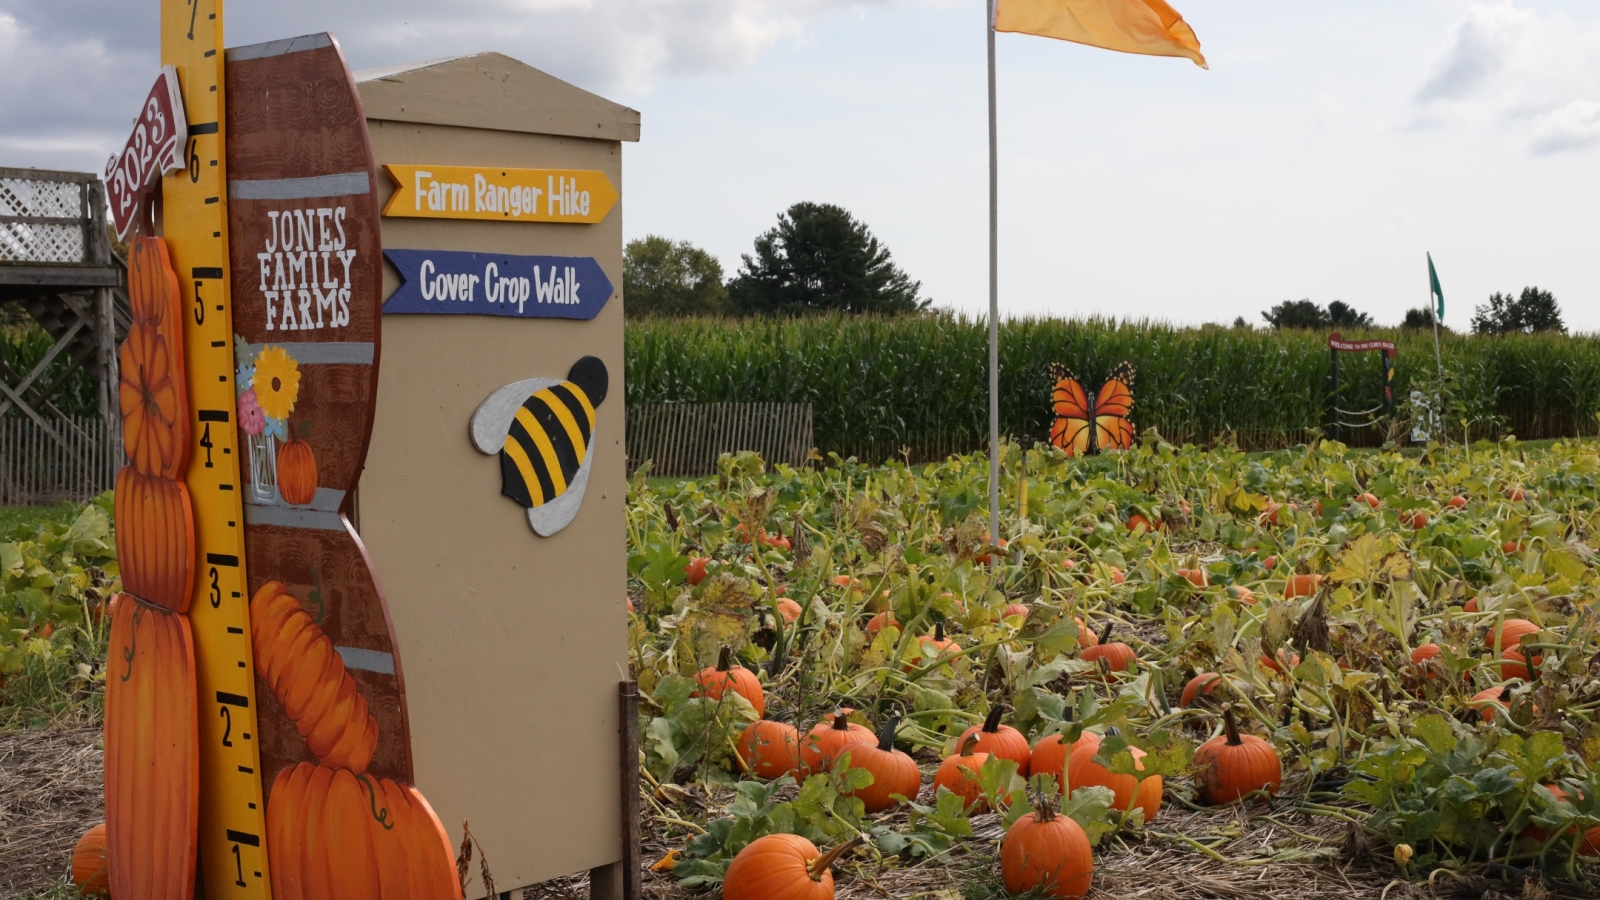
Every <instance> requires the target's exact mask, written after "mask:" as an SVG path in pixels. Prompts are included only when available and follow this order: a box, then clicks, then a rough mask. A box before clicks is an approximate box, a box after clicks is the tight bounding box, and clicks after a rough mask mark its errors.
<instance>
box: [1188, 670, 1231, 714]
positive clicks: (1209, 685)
mask: <svg viewBox="0 0 1600 900" xmlns="http://www.w3.org/2000/svg"><path fill="white" fill-rule="evenodd" d="M1221 685H1222V676H1221V675H1218V674H1217V673H1215V672H1201V673H1200V674H1199V675H1196V676H1195V677H1193V678H1191V679H1189V683H1188V684H1186V685H1184V686H1183V696H1182V697H1180V698H1179V700H1178V705H1179V706H1182V707H1188V706H1189V704H1191V703H1193V702H1194V698H1196V697H1199V696H1202V695H1204V696H1210V695H1211V694H1213V693H1215V692H1216V690H1217V688H1218V687H1221Z"/></svg>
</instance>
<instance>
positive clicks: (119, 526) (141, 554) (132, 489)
mask: <svg viewBox="0 0 1600 900" xmlns="http://www.w3.org/2000/svg"><path fill="white" fill-rule="evenodd" d="M113 497H114V506H113V509H112V518H113V519H115V521H116V533H117V561H118V564H119V566H120V567H121V569H122V587H123V589H124V590H125V591H127V592H128V593H130V594H132V595H134V596H135V597H138V598H139V599H140V600H143V601H145V602H146V603H152V604H155V605H156V606H160V607H163V608H165V609H170V610H172V611H173V612H179V613H183V612H188V611H189V596H190V594H191V593H192V592H193V590H194V509H193V507H192V506H190V504H189V489H188V488H186V487H184V485H183V483H182V482H178V481H173V480H172V479H170V478H163V477H160V476H155V477H151V476H147V475H141V474H139V472H138V471H137V470H135V469H134V467H133V466H123V468H122V471H120V472H118V473H117V489H116V493H115V494H114V495H113Z"/></svg>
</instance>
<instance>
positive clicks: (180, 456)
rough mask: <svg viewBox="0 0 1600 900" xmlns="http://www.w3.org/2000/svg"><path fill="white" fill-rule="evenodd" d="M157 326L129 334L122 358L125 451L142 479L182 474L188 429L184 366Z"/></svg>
mask: <svg viewBox="0 0 1600 900" xmlns="http://www.w3.org/2000/svg"><path fill="white" fill-rule="evenodd" d="M182 352H183V351H182V348H174V347H172V346H170V345H169V344H168V342H167V338H166V336H165V335H163V334H161V333H160V332H159V331H157V330H156V327H155V326H154V325H146V324H140V323H136V324H134V325H133V326H131V327H130V328H129V329H128V336H127V338H126V339H124V340H123V342H122V350H121V351H120V353H119V354H118V362H119V364H120V367H121V372H120V375H119V382H118V384H117V404H118V407H119V408H120V410H121V412H122V449H123V452H124V453H125V454H126V455H127V457H128V462H129V463H130V464H132V465H133V467H134V468H135V469H137V470H138V471H139V474H141V475H164V476H166V477H168V478H172V477H176V476H177V475H179V474H181V471H182V467H183V463H184V462H185V460H186V456H187V450H188V442H189V425H188V418H187V417H188V411H187V408H186V404H187V398H186V396H185V389H184V387H183V363H182V360H181V359H180V358H179V356H178V354H181V353H182Z"/></svg>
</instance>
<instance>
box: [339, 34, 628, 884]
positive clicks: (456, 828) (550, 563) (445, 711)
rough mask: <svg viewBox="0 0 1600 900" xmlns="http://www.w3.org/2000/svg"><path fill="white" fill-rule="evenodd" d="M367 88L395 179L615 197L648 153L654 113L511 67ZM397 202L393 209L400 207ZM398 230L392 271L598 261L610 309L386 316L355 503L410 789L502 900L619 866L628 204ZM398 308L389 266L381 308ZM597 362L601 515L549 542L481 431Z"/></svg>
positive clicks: (393, 74)
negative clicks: (591, 216) (531, 174)
mask: <svg viewBox="0 0 1600 900" xmlns="http://www.w3.org/2000/svg"><path fill="white" fill-rule="evenodd" d="M357 82H358V87H359V90H360V92H361V97H362V102H363V104H364V106H365V108H366V115H367V119H368V128H369V132H370V136H371V142H372V148H373V155H374V158H375V161H376V163H377V164H378V165H379V166H380V168H381V167H383V166H385V165H395V166H417V165H422V166H425V167H432V168H431V169H430V170H431V171H436V172H437V171H451V170H450V169H449V168H448V167H452V166H459V167H477V168H480V169H485V170H486V169H487V167H503V168H504V170H506V171H509V170H510V169H511V168H524V169H557V170H578V171H585V172H594V173H598V174H599V175H600V176H601V177H602V178H603V179H604V180H605V181H607V182H608V183H609V184H610V185H615V186H617V187H618V188H619V189H620V186H621V185H622V148H621V141H624V140H638V133H639V131H638V127H639V126H638V122H639V115H638V113H637V112H634V111H633V110H630V109H627V108H626V107H622V106H619V105H617V104H614V103H611V102H609V101H607V100H604V99H602V98H600V97H598V96H596V95H593V94H590V93H588V92H585V91H582V90H580V89H578V88H576V87H573V86H572V85H569V84H566V83H564V82H561V81H559V80H557V79H555V78H552V77H551V76H549V75H546V74H544V73H542V72H539V71H537V70H535V69H533V68H531V67H529V66H527V65H525V64H523V63H520V62H517V61H516V60H513V59H509V58H507V57H504V56H501V55H499V54H492V53H491V54H480V55H477V56H470V57H461V58H457V59H451V60H443V61H435V62H432V63H424V64H418V65H417V66H414V67H404V66H402V67H396V68H391V69H384V70H370V71H367V72H358V73H357ZM430 111H431V112H430ZM501 170H502V169H500V168H496V169H495V171H496V172H498V171H501ZM383 181H384V182H385V183H383V184H382V185H381V186H380V196H379V200H380V202H384V203H388V202H390V201H391V199H392V198H393V196H394V195H395V192H396V190H397V188H396V186H395V184H394V183H393V182H392V181H391V180H388V179H383ZM381 227H382V237H383V246H384V247H385V249H386V250H387V249H390V248H403V249H417V250H453V251H467V252H476V253H499V254H508V255H543V256H566V257H592V258H594V259H595V260H597V261H598V262H599V264H600V266H601V268H602V269H603V271H604V272H605V274H606V277H607V278H608V279H609V280H610V282H611V283H612V284H613V285H616V286H617V287H616V289H615V295H614V296H613V297H612V298H611V299H610V300H609V301H608V302H607V303H606V305H605V306H604V307H603V308H602V309H601V311H600V313H599V314H598V315H597V316H596V317H595V318H594V319H593V320H591V321H583V320H572V319H507V318H503V317H497V316H488V315H385V316H384V317H383V356H384V359H383V366H382V367H381V369H380V373H379V383H378V401H377V413H376V419H375V423H374V426H373V433H372V441H371V448H370V450H369V452H368V455H367V462H366V470H365V472H364V474H363V475H362V478H361V482H360V486H359V493H358V499H357V516H358V522H357V525H358V527H359V530H360V533H361V536H362V539H363V540H364V542H365V544H366V546H367V549H368V551H369V553H370V554H371V556H372V560H373V565H374V569H375V570H376V571H377V573H378V577H379V579H380V580H381V582H382V585H383V589H384V592H385V594H386V596H387V598H388V603H389V610H390V615H391V616H392V618H393V620H394V633H395V634H396V635H397V636H398V639H399V641H400V644H401V647H400V651H401V654H402V655H403V658H404V659H405V666H406V691H407V699H408V703H409V715H410V730H411V746H412V753H413V763H414V769H415V777H416V783H417V784H418V785H419V786H421V787H423V789H424V790H425V792H426V794H427V797H428V799H429V801H430V802H431V803H432V804H433V806H434V808H435V809H436V810H437V812H438V814H439V818H440V819H441V820H442V821H443V822H444V823H445V825H446V827H447V828H448V829H449V832H450V837H451V839H452V841H455V842H459V841H460V839H461V823H462V820H468V821H470V823H471V827H472V832H473V834H474V836H475V837H477V838H478V840H479V841H480V842H481V844H482V846H483V848H484V851H485V852H486V853H487V854H488V856H489V859H490V862H491V863H492V866H493V872H494V875H495V878H496V881H497V886H498V888H499V889H500V890H511V889H515V888H518V887H521V886H525V885H528V884H533V883H537V882H540V881H545V880H548V879H550V878H554V877H559V876H563V875H569V874H574V873H576V872H581V871H584V870H592V869H596V868H599V867H606V866H612V864H614V863H616V862H617V861H618V860H620V859H621V858H622V849H621V834H622V827H621V823H620V822H619V811H618V802H617V798H618V796H619V793H620V784H621V775H620V767H619V765H618V740H619V737H618V725H619V723H618V721H617V685H618V683H619V682H620V681H622V680H624V679H626V678H627V677H628V675H627V673H628V658H627V614H626V608H625V596H626V559H625V554H626V548H625V544H626V539H625V521H624V515H625V510H624V501H625V497H624V493H625V478H624V466H625V462H624V453H623V447H624V441H623V422H624V416H623V394H624V391H623V355H622V354H623V349H622V346H623V343H622V338H623V318H622V297H621V285H622V204H621V203H620V201H618V202H617V203H616V204H615V205H614V206H613V207H612V208H611V209H609V211H608V212H607V214H606V215H605V216H604V217H603V218H601V219H600V220H599V221H597V222H595V223H593V224H576V223H569V222H541V221H531V222H530V221H491V220H473V219H466V220H461V219H442V218H426V217H423V218H418V217H396V216H390V217H385V218H384V219H383V220H382V226H381ZM399 285H400V280H399V277H398V275H397V273H396V272H395V270H394V269H393V267H392V266H391V265H388V264H385V270H384V287H383V295H384V296H385V297H388V296H389V295H390V294H392V293H393V292H394V291H395V290H396V289H397V288H398V287H399ZM585 356H592V357H596V358H598V359H599V361H600V362H602V363H603V364H604V366H605V369H606V370H607V372H608V373H609V390H608V391H607V393H606V399H605V400H604V401H603V402H601V403H599V404H598V405H597V406H596V407H595V408H594V420H593V421H594V424H593V433H592V437H591V438H590V439H589V458H588V460H587V462H586V463H585V465H587V466H588V467H589V469H588V475H587V479H588V480H587V487H586V492H585V494H584V496H583V497H582V498H581V504H580V505H579V506H578V507H577V512H576V514H575V515H574V516H573V517H572V519H571V521H570V523H569V524H567V525H566V526H565V527H564V528H561V529H560V530H559V531H557V532H556V533H554V534H552V535H551V536H549V537H544V536H540V534H536V533H535V531H534V530H533V529H532V528H530V527H529V524H530V519H529V516H528V515H526V514H527V512H528V510H526V509H524V508H523V507H522V506H519V505H518V503H517V502H515V501H513V500H512V499H511V498H510V497H508V496H505V495H502V487H503V482H502V469H501V463H500V461H499V460H498V459H497V458H496V457H494V456H491V455H487V454H486V452H485V451H483V450H482V449H481V448H480V447H478V446H475V445H474V440H475V438H474V435H473V433H472V432H473V428H474V422H473V418H474V413H475V412H476V411H477V410H478V409H479V408H480V406H483V405H485V401H486V399H487V398H489V397H490V396H491V395H492V394H494V393H495V392H496V391H498V390H500V389H502V388H504V387H506V386H508V385H512V384H514V383H518V382H525V381H529V380H530V379H548V380H549V381H550V382H551V383H554V382H560V381H562V380H563V379H566V378H567V377H568V373H569V370H571V369H572V368H573V366H574V364H575V363H577V361H578V360H579V359H580V358H582V357H585ZM530 383H533V382H530ZM535 384H536V385H543V384H544V382H537V383H535ZM535 389H537V387H536V388H535ZM552 390H553V388H552ZM530 402H531V401H530ZM600 874H602V875H603V876H604V877H606V878H608V879H609V878H611V877H613V876H616V875H617V874H619V873H618V872H617V871H616V869H615V867H614V866H613V867H612V869H611V870H607V871H605V872H602V873H600ZM597 889H598V891H597V896H600V895H604V894H605V893H607V891H606V890H605V889H604V888H602V887H601V886H599V885H597ZM481 895H482V888H481V887H477V886H471V887H469V890H468V896H469V897H476V896H481Z"/></svg>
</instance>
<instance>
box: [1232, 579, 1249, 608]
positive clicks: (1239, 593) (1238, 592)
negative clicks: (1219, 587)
mask: <svg viewBox="0 0 1600 900" xmlns="http://www.w3.org/2000/svg"><path fill="white" fill-rule="evenodd" d="M1228 596H1229V597H1232V598H1233V599H1235V600H1237V601H1239V602H1240V603H1243V604H1246V605H1248V606H1255V605H1256V595H1255V592H1254V591H1252V590H1250V589H1249V588H1247V587H1241V586H1240V585H1237V584H1230V585H1228Z"/></svg>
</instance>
